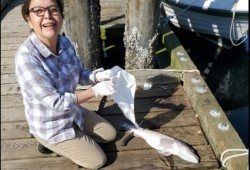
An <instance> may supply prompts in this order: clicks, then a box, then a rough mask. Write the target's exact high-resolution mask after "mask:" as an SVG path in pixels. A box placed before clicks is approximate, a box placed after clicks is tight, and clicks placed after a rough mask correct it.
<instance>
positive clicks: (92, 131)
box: [34, 109, 116, 169]
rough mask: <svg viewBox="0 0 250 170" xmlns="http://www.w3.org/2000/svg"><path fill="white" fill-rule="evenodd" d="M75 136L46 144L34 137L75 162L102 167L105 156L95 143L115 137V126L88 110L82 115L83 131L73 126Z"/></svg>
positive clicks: (85, 165)
mask: <svg viewBox="0 0 250 170" xmlns="http://www.w3.org/2000/svg"><path fill="white" fill-rule="evenodd" d="M74 129H75V132H76V138H75V139H71V140H66V141H63V142H60V143H57V144H48V143H46V142H45V141H44V140H42V139H41V138H39V137H38V136H36V135H34V136H35V138H36V139H37V140H38V142H40V143H41V144H42V145H43V146H45V147H46V148H48V149H50V150H52V151H54V152H55V153H57V154H59V155H62V156H65V157H67V158H69V159H71V160H72V161H74V162H75V163H76V164H78V165H80V166H82V167H84V168H90V169H98V168H100V167H102V166H103V165H104V164H105V163H106V161H107V157H106V155H105V153H104V152H103V150H102V149H101V148H100V146H99V145H98V144H97V143H108V142H110V141H112V140H114V139H115V138H116V130H115V128H114V127H113V126H112V125H111V124H110V123H109V122H108V121H106V120H105V119H104V118H102V117H101V116H99V115H97V114H96V113H95V112H91V111H88V110H87V109H86V114H85V117H84V131H81V130H80V129H79V128H78V126H75V128H74Z"/></svg>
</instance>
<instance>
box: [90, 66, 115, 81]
mask: <svg viewBox="0 0 250 170" xmlns="http://www.w3.org/2000/svg"><path fill="white" fill-rule="evenodd" d="M110 78H111V71H110V69H107V70H104V69H103V68H99V69H96V70H94V71H93V72H92V73H91V74H90V76H89V79H90V80H91V81H92V82H93V83H94V84H96V83H98V82H101V81H106V80H110Z"/></svg>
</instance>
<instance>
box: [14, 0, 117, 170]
mask: <svg viewBox="0 0 250 170" xmlns="http://www.w3.org/2000/svg"><path fill="white" fill-rule="evenodd" d="M22 16H23V18H24V20H25V21H26V22H27V23H28V24H29V26H30V28H31V34H30V36H29V37H28V39H27V40H26V41H25V42H24V43H23V44H22V45H21V46H20V47H19V49H18V51H17V52H16V55H15V64H16V70H15V71H16V77H17V80H18V83H19V84H20V88H21V93H22V96H23V103H24V106H25V115H26V119H27V122H28V124H29V128H30V133H31V134H33V135H34V137H35V138H36V139H37V140H38V142H39V143H41V144H42V145H43V146H44V147H46V148H48V149H49V150H52V151H54V152H56V153H58V154H60V155H63V156H65V157H68V158H70V159H71V160H73V161H74V162H75V163H77V164H78V165H80V166H82V167H85V168H91V169H97V168H100V167H102V166H103V165H104V164H105V162H106V159H107V158H106V155H105V153H104V152H103V151H102V149H101V148H100V147H99V145H98V144H97V143H107V142H110V141H112V140H114V139H115V137H116V130H115V129H114V127H113V126H112V125H111V124H109V123H108V122H107V121H106V120H104V119H103V118H102V117H100V116H99V115H97V114H96V113H94V112H92V111H89V110H88V109H86V108H83V107H81V106H80V104H81V103H84V102H85V101H87V100H89V99H90V98H92V97H94V96H95V97H97V96H106V95H111V94H114V92H115V90H114V85H113V83H112V81H111V80H110V70H102V69H98V70H95V71H93V72H91V71H89V70H86V69H84V67H83V66H82V64H81V63H80V60H79V58H78V57H77V55H76V53H75V49H74V47H73V45H72V44H71V42H70V41H69V40H68V39H67V38H66V37H64V36H61V35H59V33H60V31H61V28H62V24H63V2H62V0H24V2H23V6H22ZM77 84H81V85H85V84H91V85H92V86H91V87H90V88H89V89H87V90H85V91H80V92H77V93H75V89H76V86H77Z"/></svg>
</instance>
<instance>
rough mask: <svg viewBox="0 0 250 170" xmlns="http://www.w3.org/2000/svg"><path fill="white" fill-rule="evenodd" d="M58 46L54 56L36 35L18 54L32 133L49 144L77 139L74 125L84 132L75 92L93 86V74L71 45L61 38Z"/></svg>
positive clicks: (18, 74)
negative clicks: (82, 62) (91, 76)
mask: <svg viewBox="0 0 250 170" xmlns="http://www.w3.org/2000/svg"><path fill="white" fill-rule="evenodd" d="M58 45H59V46H58V51H59V54H58V55H54V54H53V53H51V51H50V50H49V49H48V48H47V47H46V46H45V45H44V44H43V43H42V42H41V41H40V40H39V39H38V37H37V36H36V34H35V33H34V32H33V33H31V35H30V36H29V37H28V39H27V40H26V41H25V42H24V43H23V44H22V45H21V46H20V47H19V49H18V51H17V52H16V55H15V65H16V66H15V67H16V68H15V72H16V77H17V81H18V83H19V85H20V88H21V93H22V96H23V103H24V106H25V116H26V119H27V122H28V124H29V129H30V133H31V134H34V135H37V136H39V137H40V138H42V139H43V140H45V141H46V142H47V143H50V144H52V143H58V142H61V141H64V140H68V139H73V138H75V131H74V129H73V123H74V122H75V123H76V124H77V125H78V126H79V128H80V129H81V130H83V123H84V118H83V117H84V116H83V115H84V108H82V107H81V106H79V105H78V104H77V99H76V95H75V89H76V86H77V84H81V85H84V84H90V83H91V81H90V80H89V75H90V73H91V71H89V70H86V69H84V68H83V66H82V64H81V62H80V60H79V58H78V56H77V55H76V53H75V50H74V47H73V45H72V44H71V42H70V41H69V40H68V39H67V38H66V37H64V36H58Z"/></svg>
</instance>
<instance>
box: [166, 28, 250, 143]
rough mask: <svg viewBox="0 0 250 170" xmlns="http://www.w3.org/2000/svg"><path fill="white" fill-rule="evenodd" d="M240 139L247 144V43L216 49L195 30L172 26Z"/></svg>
mask: <svg viewBox="0 0 250 170" xmlns="http://www.w3.org/2000/svg"><path fill="white" fill-rule="evenodd" d="M171 28H172V29H173V30H174V32H175V34H176V35H177V37H178V38H179V40H180V42H181V44H182V45H183V47H184V48H185V49H186V51H187V52H188V54H189V56H190V57H191V59H192V61H193V62H194V64H195V65H196V66H197V68H198V69H199V70H200V71H201V74H202V75H203V78H204V79H205V81H206V83H207V85H208V86H209V88H210V90H211V91H212V92H213V94H214V96H215V97H216V99H217V101H218V103H219V104H220V106H221V107H222V109H223V110H224V111H225V112H226V114H227V116H228V119H229V121H230V122H231V123H232V125H233V126H234V128H235V130H236V131H237V132H238V134H239V136H240V137H241V139H242V141H243V143H244V144H245V146H246V147H247V148H248V147H249V139H248V138H249V135H248V132H249V127H248V126H249V122H248V117H249V100H248V98H249V96H248V95H249V72H248V69H249V56H248V52H249V51H248V50H249V47H248V39H247V43H246V44H241V45H240V46H235V47H232V48H231V49H225V48H222V49H219V48H218V47H217V46H216V45H214V44H212V43H211V42H208V41H207V40H205V39H202V38H199V37H198V36H197V35H196V34H195V33H192V32H189V31H186V30H183V29H178V28H174V27H173V26H171Z"/></svg>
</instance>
